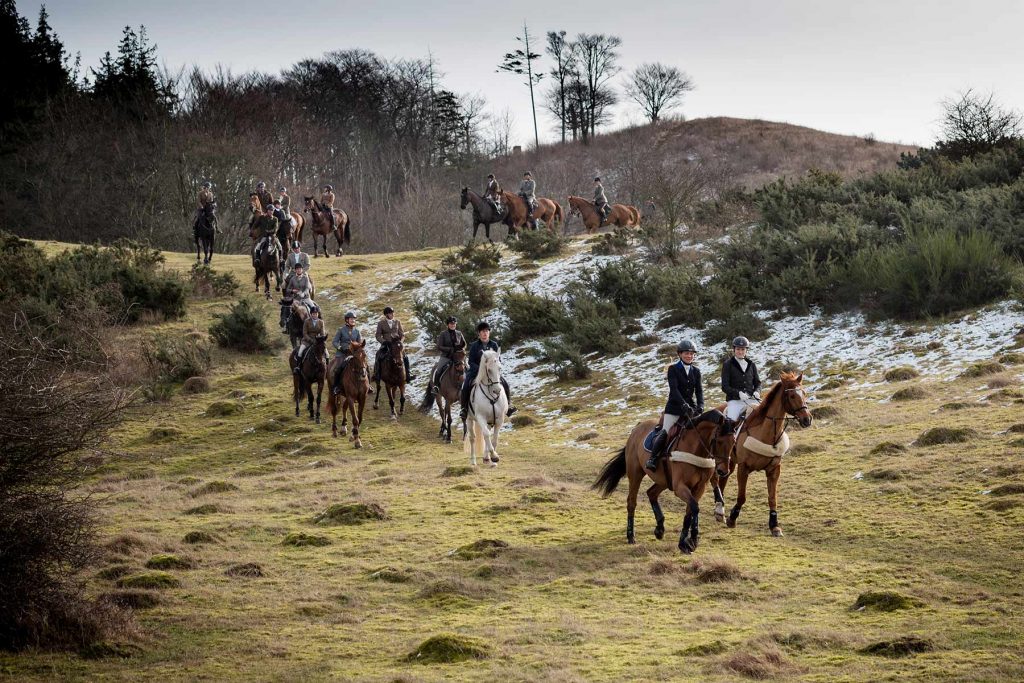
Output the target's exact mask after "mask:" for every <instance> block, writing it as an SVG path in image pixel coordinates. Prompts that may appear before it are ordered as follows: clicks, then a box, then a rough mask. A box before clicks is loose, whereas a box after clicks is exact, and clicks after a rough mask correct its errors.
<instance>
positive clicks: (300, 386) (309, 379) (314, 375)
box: [288, 334, 327, 424]
mask: <svg viewBox="0 0 1024 683" xmlns="http://www.w3.org/2000/svg"><path fill="white" fill-rule="evenodd" d="M326 342H327V335H325V334H318V335H317V337H316V340H315V341H314V342H313V345H312V346H310V347H309V348H308V349H306V355H305V356H303V357H302V365H301V367H299V371H298V372H295V367H296V365H297V364H298V359H297V358H296V357H297V356H298V352H297V351H292V353H291V355H289V356H288V366H289V368H290V369H291V370H292V377H293V381H294V383H295V391H294V393H293V395H292V397H293V398H294V399H295V417H298V416H299V402H300V401H302V396H303V394H304V395H305V396H306V406H307V407H308V408H309V419H310V420H312V419H314V414H313V385H314V384H316V415H315V419H316V423H317V424H320V397H321V395H322V394H323V392H324V382H326V381H327V361H325V360H324V353H325V348H326V346H325V345H326Z"/></svg>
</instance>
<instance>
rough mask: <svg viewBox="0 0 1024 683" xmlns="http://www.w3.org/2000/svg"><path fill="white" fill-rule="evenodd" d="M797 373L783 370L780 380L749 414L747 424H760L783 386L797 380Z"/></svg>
mask: <svg viewBox="0 0 1024 683" xmlns="http://www.w3.org/2000/svg"><path fill="white" fill-rule="evenodd" d="M796 380H797V374H796V373H795V372H783V373H782V374H781V375H779V381H778V382H776V383H775V384H774V385H772V388H771V389H769V390H768V393H767V395H765V397H764V398H763V399H761V403H759V404H758V405H757V407H756V408H754V409H753V410H752V411H750V415H748V416H747V424H748V425H749V424H758V423H760V422H762V421H763V420H764V417H765V413H767V412H768V406H770V405H771V404H772V402H773V401H774V400H775V399H776V398H778V394H780V393H781V392H782V389H783V387H784V386H785V384H786V383H787V382H796Z"/></svg>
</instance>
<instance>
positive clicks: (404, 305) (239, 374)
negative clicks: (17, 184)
mask: <svg viewBox="0 0 1024 683" xmlns="http://www.w3.org/2000/svg"><path fill="white" fill-rule="evenodd" d="M50 248H56V247H54V246H51V247H50ZM441 255H442V252H441V251H431V252H418V253H410V254H387V255H373V256H351V257H349V256H346V257H343V258H341V259H334V258H331V259H329V260H325V259H323V258H322V257H321V258H319V259H317V260H316V261H315V262H314V265H313V274H314V276H315V277H316V281H317V286H318V288H319V290H320V291H321V292H324V291H325V290H326V291H328V292H329V295H327V296H324V297H323V298H322V299H321V303H322V304H323V305H324V307H325V310H326V317H327V320H328V325H329V326H334V325H336V324H337V323H338V322H339V318H340V316H341V312H342V310H343V309H344V308H346V307H356V308H358V309H359V310H361V311H366V310H373V309H377V308H379V307H380V306H381V305H383V304H382V302H384V301H387V302H390V303H392V304H393V305H395V307H396V308H397V309H398V311H399V316H400V317H404V318H409V317H410V303H411V296H412V294H413V292H411V291H408V288H405V289H404V290H403V291H400V290H399V289H394V290H393V289H392V288H393V287H395V288H397V287H398V285H399V283H400V282H401V281H402V280H403V279H407V278H417V277H419V278H422V277H425V276H426V275H427V270H426V268H427V267H428V266H429V265H433V264H436V262H437V261H438V260H439V259H440V257H441ZM168 259H169V261H168V264H169V266H171V267H175V268H181V269H183V270H185V269H187V268H188V266H189V265H190V263H191V259H190V258H189V257H188V256H187V255H181V254H178V255H176V254H170V255H168ZM353 264H356V265H357V267H356V268H354V269H353V268H352V266H353ZM214 267H215V268H216V269H220V270H223V269H230V270H232V271H234V272H236V274H237V275H238V277H239V279H240V280H242V281H243V282H245V283H247V282H248V281H249V278H250V273H251V269H250V268H249V267H248V264H247V263H246V259H245V258H244V257H225V256H217V258H216V261H215V263H214ZM246 287H247V286H246ZM242 295H244V296H255V295H254V294H252V293H251V291H248V290H247V289H246V290H245V291H244V292H242ZM227 301H228V300H213V301H210V300H204V301H195V302H192V303H191V304H190V307H189V312H188V315H187V317H186V319H184V320H181V321H177V322H173V323H162V324H159V325H154V326H151V327H150V328H148V329H147V331H148V332H151V333H154V334H160V333H166V332H168V331H171V330H188V329H192V328H198V329H201V330H205V329H206V327H207V326H208V325H209V322H210V320H211V316H212V315H213V314H214V313H216V312H218V311H222V310H224V309H225V307H226V303H227ZM268 314H269V315H270V316H271V319H270V320H269V322H270V326H271V328H272V331H273V333H274V334H277V330H276V324H275V321H276V316H275V315H274V311H273V310H272V309H270V310H268ZM373 322H374V320H372V319H370V320H367V319H366V318H365V317H364V319H363V321H362V323H363V328H364V332H366V333H370V332H372V327H371V325H372V323H373ZM214 360H215V367H214V371H213V373H212V375H211V376H210V391H208V392H206V393H202V394H184V393H182V392H180V391H178V392H176V393H175V395H174V396H173V397H172V398H171V400H170V401H169V402H167V403H160V404H146V405H144V406H142V407H141V408H140V409H139V410H137V411H136V412H135V413H133V414H132V416H131V419H129V420H128V421H126V422H125V423H124V425H123V426H122V427H121V428H120V429H119V430H118V431H117V432H116V433H115V434H114V435H113V437H112V439H111V442H110V443H109V448H110V453H111V454H110V455H109V456H107V458H106V460H105V462H104V463H103V464H102V465H101V466H100V467H99V468H98V470H97V472H96V473H95V475H94V476H92V478H91V479H90V481H89V482H88V484H87V489H88V490H89V492H90V493H92V494H94V495H95V497H96V499H97V501H99V502H100V506H101V507H100V509H101V513H102V515H103V520H104V533H105V535H106V537H107V538H108V539H110V540H111V541H112V542H111V544H110V550H109V553H108V555H109V557H108V558H107V563H106V565H102V566H98V567H96V570H95V572H96V573H95V574H94V575H93V577H92V578H91V579H90V583H89V590H90V591H91V592H93V593H95V594H100V593H110V592H116V591H117V590H118V588H117V585H116V584H117V581H119V580H121V581H123V580H124V579H125V578H128V577H133V576H136V575H145V574H160V573H161V572H162V573H163V574H167V575H170V576H172V577H173V578H174V579H176V581H160V582H154V585H153V586H149V585H148V584H147V586H146V588H151V589H152V590H153V592H154V593H158V598H159V599H158V600H157V599H151V600H149V601H147V602H146V609H139V610H137V611H136V616H137V619H138V621H139V623H140V624H141V625H142V627H143V629H144V632H145V633H146V634H147V636H146V639H145V640H144V641H143V642H142V643H140V644H139V646H138V647H137V648H133V649H131V650H130V651H128V652H127V653H126V654H129V655H130V656H127V657H124V656H116V655H115V656H107V657H100V658H85V657H81V656H79V655H77V654H53V653H23V654H18V655H11V654H3V655H0V673H2V674H3V676H4V677H5V678H7V679H9V680H18V681H26V680H48V679H61V680H218V681H221V680H227V681H232V680H238V681H252V680H261V681H262V680H279V681H300V680H311V681H316V680H360V681H395V680H406V681H413V680H415V681H436V680H486V681H538V680H550V681H601V680H605V681H623V680H644V681H660V680H700V681H705V682H707V681H734V680H738V679H742V678H743V677H778V678H783V679H787V680H807V681H866V680H872V681H874V680H901V681H902V680H922V681H925V680H927V681H931V680H991V681H1001V680H1004V681H1019V680H1022V679H1024V660H1022V655H1021V653H1022V650H1024V648H1022V645H1024V532H1022V529H1024V493H1021V491H1024V487H1022V486H1021V484H1022V483H1024V455H1022V449H1021V447H1020V445H1019V443H1017V445H1012V444H1013V441H1014V437H1015V436H1017V437H1019V435H1018V434H1014V433H1012V432H1006V431H1005V430H1007V429H1008V428H1009V427H1011V426H1012V425H1014V424H1016V423H1019V422H1021V421H1022V420H1021V418H1020V407H1021V406H1020V399H1018V398H1014V397H1013V394H1010V393H1008V394H1006V395H1004V396H1000V395H992V392H991V391H990V390H988V389H986V388H985V386H984V379H983V378H982V379H980V380H972V382H971V383H970V384H969V385H968V386H973V385H977V388H966V389H965V388H964V387H963V386H960V387H958V389H957V393H958V397H959V399H960V400H963V401H978V400H982V399H983V398H984V397H985V396H989V395H992V398H991V399H990V400H987V401H984V402H983V403H981V404H980V405H983V406H984V409H981V410H962V411H955V412H954V411H940V410H939V407H940V405H942V404H943V403H946V402H948V400H949V399H948V397H946V398H944V395H945V394H947V393H948V392H947V390H946V388H947V387H948V386H949V385H948V384H945V383H943V382H941V381H939V380H913V381H914V382H920V385H921V386H922V388H924V389H926V390H927V393H926V394H925V395H924V397H923V398H920V399H916V400H909V401H904V402H900V403H898V404H894V403H890V402H888V401H885V399H887V398H888V397H889V396H890V395H891V394H892V386H891V385H888V386H887V385H886V384H884V383H878V384H873V385H868V386H866V387H864V388H859V389H856V390H846V389H840V390H838V391H835V392H833V394H832V398H831V399H830V404H831V405H837V404H838V405H841V408H842V409H841V410H840V411H839V412H838V414H837V415H836V416H834V417H831V418H829V419H822V420H819V421H817V422H816V424H815V425H814V426H813V427H812V428H811V429H809V430H804V431H799V432H796V433H794V435H793V442H794V444H797V445H800V446H804V447H803V448H800V449H797V450H796V451H795V452H794V453H793V454H791V455H789V456H787V459H786V461H785V465H784V472H783V476H782V482H781V486H780V510H779V512H780V523H781V525H782V527H783V529H784V530H785V534H786V535H785V537H784V538H772V537H771V536H770V535H769V534H768V530H767V508H766V493H765V487H764V477H763V475H753V476H752V477H751V483H750V488H749V494H748V501H747V505H746V507H745V508H744V511H743V514H742V515H741V517H740V521H739V526H738V528H736V529H734V530H729V529H726V528H725V527H724V525H721V524H718V523H716V522H715V521H714V517H713V514H712V510H713V500H712V498H711V496H710V494H709V495H708V496H707V497H706V498H705V499H704V501H703V507H702V509H703V516H702V531H703V535H702V538H701V545H700V547H699V548H698V550H697V552H696V553H695V554H694V555H693V556H692V557H686V556H681V555H680V554H679V553H678V551H677V549H676V544H675V536H676V534H677V533H678V527H679V523H680V517H681V514H682V509H681V506H680V505H679V504H678V501H676V500H675V499H673V498H671V496H669V495H665V496H663V498H662V502H663V504H664V505H665V508H666V514H667V516H668V522H669V531H668V533H667V534H666V538H665V540H664V541H656V540H655V539H654V537H653V534H652V533H651V532H652V528H653V517H652V516H651V513H650V510H649V508H648V507H647V506H646V504H645V497H644V496H643V495H641V503H640V507H639V508H638V513H637V527H638V528H637V536H638V542H637V545H635V546H629V545H627V544H626V543H625V534H624V527H625V510H624V497H625V494H624V492H623V491H622V490H621V489H620V490H619V491H618V492H616V493H615V494H614V495H613V496H612V497H610V498H608V499H602V498H600V497H599V496H597V495H596V494H595V493H594V492H592V491H590V490H589V484H590V483H591V482H592V480H593V479H594V478H595V477H596V474H597V472H598V470H599V468H600V466H601V465H602V464H603V463H604V462H605V460H607V458H608V457H609V456H610V455H611V452H612V451H613V450H614V449H617V448H619V447H620V446H621V445H622V443H623V442H624V439H625V437H626V435H627V434H628V432H629V430H630V428H631V427H632V425H633V424H634V423H635V422H636V421H637V420H639V419H642V418H647V417H651V416H653V415H654V414H655V413H656V412H657V410H658V409H659V407H660V406H659V403H660V397H656V396H650V397H638V398H637V399H636V400H633V401H631V403H630V410H629V411H626V413H625V414H621V415H606V414H602V412H601V410H600V409H599V408H598V407H597V406H598V405H599V404H600V403H601V402H602V400H604V399H608V398H613V397H616V396H617V393H621V392H617V390H616V388H615V378H614V377H613V376H610V375H608V374H605V373H597V374H595V376H594V377H592V378H591V379H590V380H588V384H590V383H593V384H595V385H596V386H595V387H594V388H592V389H591V390H589V391H588V392H587V395H586V396H587V398H586V400H585V401H581V402H579V404H578V405H575V406H574V407H573V408H572V410H569V411H563V412H562V415H563V416H564V417H567V418H568V419H569V422H568V424H563V423H559V424H550V423H545V422H544V421H543V420H538V421H536V422H535V423H534V424H532V425H529V426H525V427H515V428H514V429H512V430H511V431H509V432H506V433H504V434H502V443H501V447H500V452H501V454H502V456H503V457H502V461H501V464H500V465H499V466H498V467H497V468H496V469H489V468H479V469H477V470H476V471H473V472H470V473H466V472H464V471H463V470H455V469H453V468H459V467H461V466H463V465H465V464H466V462H467V461H466V457H465V456H464V455H463V452H462V449H461V445H460V444H458V443H455V444H452V445H445V444H442V443H440V442H439V441H438V440H437V439H436V437H435V435H436V433H437V427H436V422H435V420H434V419H433V418H430V417H425V416H423V415H420V414H419V413H418V412H416V411H415V409H414V405H413V404H411V403H410V404H408V405H407V410H406V413H405V415H404V416H403V417H402V418H401V419H400V420H399V421H398V422H397V423H393V422H391V421H390V420H388V419H387V418H386V411H384V410H381V411H377V412H374V411H371V410H369V409H367V414H366V417H367V419H366V421H365V423H364V427H363V442H364V446H365V447H364V448H363V449H362V450H355V449H353V448H352V445H351V444H350V442H349V441H348V440H347V439H345V438H338V439H332V438H331V435H330V421H329V418H328V419H326V420H325V421H324V423H323V424H320V425H314V424H312V423H311V422H310V421H309V420H308V419H307V418H306V416H305V413H304V412H303V415H302V416H301V417H299V418H296V417H295V416H294V408H293V404H292V402H291V399H290V391H291V381H290V378H289V375H288V372H287V365H286V362H285V351H284V350H283V349H282V350H279V351H277V352H276V353H274V354H267V355H256V356H243V355H239V354H235V353H229V352H223V351H218V352H217V353H216V355H215V359H214ZM418 384H420V385H421V383H419V382H418ZM419 392H420V388H419V387H415V388H414V390H413V400H415V399H418V398H419V396H420V394H419ZM713 395H717V394H716V393H713ZM713 400H715V399H710V400H709V402H711V401H713ZM222 401H230V402H234V403H237V404H238V405H239V406H240V407H241V410H239V411H237V412H233V413H231V414H225V415H222V416H217V417H211V416H208V415H207V414H206V411H207V408H208V407H209V405H210V404H212V403H215V402H222ZM519 403H520V405H521V406H522V407H523V411H524V413H526V414H530V413H531V412H533V413H535V414H536V413H537V412H543V411H544V410H558V409H559V408H560V407H561V405H562V404H563V403H564V400H561V399H559V398H558V397H547V396H545V395H536V396H523V397H520V398H519ZM324 404H325V410H324V412H325V414H326V400H325V401H324ZM574 425H579V426H574ZM593 425H596V426H597V429H596V430H595V429H594V427H593ZM934 427H948V428H969V429H971V430H973V432H972V436H971V437H970V438H969V439H967V440H966V441H964V442H962V443H947V444H941V445H935V446H920V445H911V444H912V442H914V441H915V439H917V437H918V436H919V435H920V434H921V433H922V432H924V431H925V430H927V429H931V428H934ZM590 431H596V432H597V433H596V435H591V436H588V438H587V439H585V440H583V441H577V437H579V436H580V435H581V434H583V433H585V432H590ZM154 434H159V438H155V437H154V436H153V435H154ZM883 442H891V443H890V445H889V446H886V447H883V448H881V449H877V450H873V449H874V448H875V446H877V445H879V444H881V443H883ZM891 444H898V445H902V446H905V449H903V450H900V449H899V448H898V447H896V446H892V445H891ZM453 472H457V473H458V474H459V475H461V476H453ZM215 482H223V483H227V484H231V485H232V486H222V485H220V484H215ZM211 484H212V485H211ZM1000 487H1002V488H1000ZM734 492H735V484H734V482H730V483H729V488H728V489H727V492H726V495H727V500H728V502H729V504H731V502H732V501H733V500H734V495H733V494H734ZM997 492H999V493H1003V494H1004V495H996V493H997ZM350 503H362V504H367V505H370V504H375V505H377V506H379V508H380V510H382V511H383V512H384V513H385V514H383V515H373V516H370V517H371V518H368V519H366V520H362V523H360V524H316V523H315V519H316V518H317V516H318V515H319V514H320V513H323V512H325V511H327V510H328V509H329V508H330V507H331V506H332V505H338V504H350ZM373 509H375V510H376V509H377V508H373ZM197 510H198V511H197ZM187 511H192V512H191V513H189V512H187ZM381 516H382V517H383V519H378V518H377V517H381ZM673 526H674V527H675V529H676V532H675V533H673V531H672V527H673ZM197 532H199V533H197ZM296 538H300V539H308V538H315V539H322V540H317V541H316V542H309V543H306V542H301V543H299V542H295V540H294V539H296ZM195 539H199V540H200V542H196V540H195ZM287 539H291V540H287ZM486 540H490V541H502V542H503V544H499V543H477V542H478V541H486ZM505 544H507V545H505ZM466 548H470V549H471V550H472V552H470V551H468V550H466ZM460 549H461V550H460ZM167 555H173V556H174V557H176V558H181V562H180V563H176V562H169V561H163V560H161V561H160V562H158V563H157V565H158V566H160V569H159V570H156V569H147V568H146V565H147V562H150V563H152V558H155V557H164V556H167ZM247 563H253V564H255V565H258V567H259V572H258V573H259V574H262V576H253V575H250V574H252V573H254V572H240V571H229V569H230V568H232V567H236V566H237V565H244V564H247ZM105 566H117V567H118V569H117V570H116V571H113V570H111V571H107V572H104V571H103V569H104V567H105ZM186 567H188V568H186ZM709 572H713V575H714V576H715V577H716V578H715V580H709V579H708V578H707V576H710V575H711V574H709ZM161 575H162V574H161ZM702 577H703V578H702ZM175 584H179V585H175ZM864 596H867V597H864ZM878 596H882V598H879V597H878ZM124 602H126V603H129V604H130V603H131V602H132V601H130V600H127V599H126V600H125V601H124ZM858 605H859V607H858ZM435 636H437V637H438V638H434V637H435ZM432 638H434V639H433V640H431V639H432ZM905 643H910V644H911V645H913V647H910V646H904V644H905ZM921 643H924V644H921ZM424 652H429V656H426V655H423V653H424ZM417 653H418V654H417ZM466 653H469V654H466Z"/></svg>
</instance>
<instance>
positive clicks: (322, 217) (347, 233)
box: [302, 197, 352, 258]
mask: <svg viewBox="0 0 1024 683" xmlns="http://www.w3.org/2000/svg"><path fill="white" fill-rule="evenodd" d="M302 199H303V201H304V202H305V204H306V208H304V209H303V211H305V212H307V213H309V215H310V216H311V217H312V222H311V223H310V226H309V228H310V230H311V231H312V233H313V258H316V257H317V256H318V253H317V248H318V247H317V244H318V240H319V238H321V237H323V238H324V257H325V258H330V257H331V255H330V254H329V253H327V236H328V235H334V239H335V240H336V241H337V242H338V248H337V249H336V250H335V252H334V255H335V256H341V255H342V250H341V247H342V244H344V245H345V246H348V245H349V244H350V243H351V242H352V221H351V219H350V218H349V216H348V214H347V213H345V212H344V211H342V210H341V209H332V208H330V207H328V206H326V205H324V204H321V203H320V202H318V201H317V200H316V198H315V197H303V198H302ZM331 216H333V217H334V225H331Z"/></svg>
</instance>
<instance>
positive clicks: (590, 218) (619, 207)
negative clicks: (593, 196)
mask: <svg viewBox="0 0 1024 683" xmlns="http://www.w3.org/2000/svg"><path fill="white" fill-rule="evenodd" d="M569 213H570V214H572V213H576V214H579V216H580V217H581V218H582V219H583V225H584V226H585V227H586V229H587V232H593V231H595V230H597V229H598V228H603V227H604V226H606V225H615V226H618V227H620V228H630V227H633V226H634V225H635V223H634V222H633V213H632V212H631V211H630V210H629V208H627V207H626V205H625V204H612V212H611V213H610V214H608V218H607V219H605V220H604V221H602V220H601V216H600V215H599V214H598V212H597V207H595V206H594V203H593V202H589V201H587V200H586V199H584V198H583V197H576V196H574V195H569Z"/></svg>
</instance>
